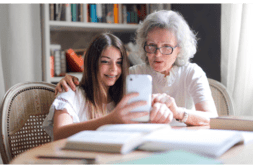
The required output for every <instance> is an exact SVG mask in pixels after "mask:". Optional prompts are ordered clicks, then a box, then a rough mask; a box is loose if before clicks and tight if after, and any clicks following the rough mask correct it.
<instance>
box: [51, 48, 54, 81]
mask: <svg viewBox="0 0 253 165" xmlns="http://www.w3.org/2000/svg"><path fill="white" fill-rule="evenodd" d="M50 52H51V55H50V76H51V77H54V51H53V50H51V51H50Z"/></svg>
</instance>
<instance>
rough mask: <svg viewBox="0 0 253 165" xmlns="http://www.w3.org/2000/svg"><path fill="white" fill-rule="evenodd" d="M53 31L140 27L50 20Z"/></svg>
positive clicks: (111, 29)
mask: <svg viewBox="0 0 253 165" xmlns="http://www.w3.org/2000/svg"><path fill="white" fill-rule="evenodd" d="M49 25H50V30H51V31H108V30H110V31H114V32H134V31H136V29H137V28H138V27H139V25H138V24H110V23H92V22H90V23H84V22H65V21H49Z"/></svg>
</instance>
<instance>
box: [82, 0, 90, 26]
mask: <svg viewBox="0 0 253 165" xmlns="http://www.w3.org/2000/svg"><path fill="white" fill-rule="evenodd" d="M87 5H88V4H82V6H83V22H88V17H89V16H88V7H87Z"/></svg>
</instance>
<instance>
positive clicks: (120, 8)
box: [49, 4, 170, 24]
mask: <svg viewBox="0 0 253 165" xmlns="http://www.w3.org/2000/svg"><path fill="white" fill-rule="evenodd" d="M49 5H50V10H49V11H50V20H55V21H67V22H101V23H120V24H127V23H133V24H138V23H139V21H142V20H143V19H144V18H145V17H146V15H148V14H150V13H152V12H154V11H158V10H170V4H49Z"/></svg>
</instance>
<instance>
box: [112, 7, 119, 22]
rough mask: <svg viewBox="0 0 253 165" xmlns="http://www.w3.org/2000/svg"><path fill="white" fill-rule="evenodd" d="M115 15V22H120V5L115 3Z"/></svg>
mask: <svg viewBox="0 0 253 165" xmlns="http://www.w3.org/2000/svg"><path fill="white" fill-rule="evenodd" d="M113 16H114V23H116V24H118V23H119V5H118V4H114V5H113Z"/></svg>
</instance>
